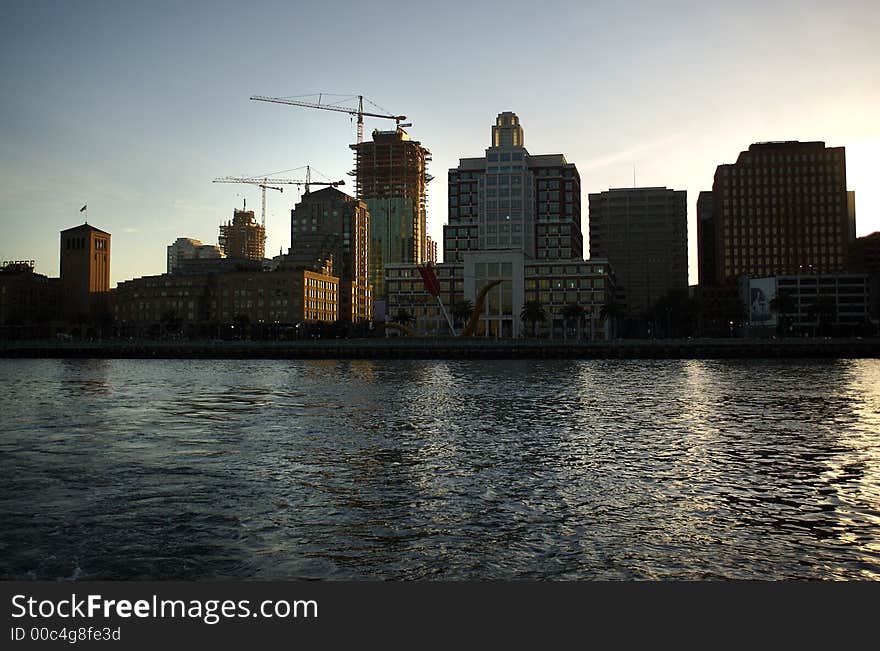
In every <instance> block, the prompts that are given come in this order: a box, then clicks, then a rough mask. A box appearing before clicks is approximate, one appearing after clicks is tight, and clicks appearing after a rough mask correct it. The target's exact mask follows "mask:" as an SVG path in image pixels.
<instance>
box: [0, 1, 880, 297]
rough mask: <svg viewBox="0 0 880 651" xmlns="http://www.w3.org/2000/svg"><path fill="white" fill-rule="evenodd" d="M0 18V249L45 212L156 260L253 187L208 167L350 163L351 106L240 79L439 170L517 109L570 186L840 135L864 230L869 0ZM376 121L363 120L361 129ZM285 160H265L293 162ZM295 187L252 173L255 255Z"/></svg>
mask: <svg viewBox="0 0 880 651" xmlns="http://www.w3.org/2000/svg"><path fill="white" fill-rule="evenodd" d="M3 8H4V15H3V20H2V21H0V75H2V76H0V79H2V84H3V85H2V92H0V200H2V205H3V209H2V212H0V226H2V230H0V233H2V235H0V258H2V259H4V260H8V259H14V260H19V259H34V260H36V263H37V271H38V272H40V273H43V274H46V275H49V276H57V275H58V240H59V236H58V232H59V231H60V230H62V229H65V228H69V227H71V226H75V225H77V224H79V223H81V222H82V215H81V214H80V213H79V209H80V208H81V207H82V206H83V204H88V211H87V215H88V221H89V223H90V224H93V225H95V226H97V227H98V228H101V229H103V230H106V231H109V232H110V233H112V235H113V244H112V247H113V248H112V259H111V266H112V283H113V284H114V285H115V284H116V283H117V282H119V281H122V280H126V279H130V278H134V277H138V276H143V275H149V274H158V273H163V272H164V271H165V247H166V246H167V245H168V244H170V243H171V242H173V241H174V240H175V239H176V238H177V237H193V238H197V239H200V240H202V241H203V242H205V243H216V241H217V235H218V226H219V224H220V223H221V221H225V220H228V219H230V218H231V217H232V212H233V209H234V208H236V207H239V206H241V203H242V199H246V200H247V205H248V207H249V208H251V207H253V208H254V209H255V210H256V211H257V213H258V214H259V190H258V189H257V188H253V187H251V186H245V185H223V184H213V183H211V180H212V179H213V178H215V177H218V176H226V175H260V174H265V173H269V172H276V171H280V170H292V169H294V168H299V167H302V166H304V165H306V164H310V165H311V166H312V167H313V168H314V169H316V170H319V171H320V172H322V173H323V174H325V175H326V176H327V177H329V178H331V179H334V180H335V179H340V178H344V179H346V181H347V187H346V188H343V189H347V190H348V191H349V192H351V191H352V185H351V178H350V177H349V176H347V172H348V171H349V170H351V169H352V168H353V157H352V152H351V150H350V149H349V147H348V145H349V144H350V143H352V142H354V141H355V133H356V131H355V124H354V121H353V120H350V118H349V116H348V115H346V114H343V113H333V112H330V111H319V110H310V109H305V108H298V107H289V106H282V105H279V104H268V103H264V102H256V101H251V100H250V99H249V97H250V96H251V95H252V94H260V95H269V96H284V97H289V96H297V95H307V94H310V93H319V92H323V93H337V94H345V95H356V94H363V95H364V96H366V97H367V98H369V99H371V100H373V101H374V102H376V103H377V104H379V105H380V106H382V107H384V108H385V109H387V110H388V111H390V112H392V113H401V114H405V115H407V116H408V118H409V120H410V121H412V122H413V127H412V128H410V129H409V133H410V135H411V136H412V137H413V138H414V139H416V140H419V141H421V142H422V143H423V144H424V145H425V146H426V147H427V148H428V149H430V150H431V151H432V153H433V162H432V164H431V166H430V168H429V171H430V172H431V173H432V174H433V175H434V176H435V177H436V178H435V180H434V181H433V182H432V183H431V184H430V186H429V194H428V197H429V208H428V232H429V234H431V235H432V236H433V237H435V238H437V239H439V240H442V225H443V224H444V223H445V221H446V174H447V171H448V169H449V168H450V167H455V166H456V165H457V164H458V158H460V157H470V156H482V155H483V152H484V149H485V148H486V147H487V146H488V144H489V136H490V132H491V125H492V122H493V120H494V118H495V116H496V114H497V113H499V112H501V111H508V110H509V111H514V112H516V113H517V114H518V115H519V117H520V120H521V122H522V125H523V128H524V129H525V142H526V147H527V149H528V150H529V151H530V152H531V153H533V154H542V153H563V154H565V156H566V157H567V159H568V160H569V161H571V162H574V163H576V164H577V166H578V169H579V170H580V173H581V181H582V188H583V197H582V209H583V220H584V223H583V229H584V239H585V244H588V242H589V239H588V232H589V231H588V219H587V216H588V215H587V213H588V210H587V208H588V201H587V194H588V193H590V192H599V191H602V190H607V189H609V188H612V187H629V186H632V184H633V169H634V168H635V176H636V184H637V185H639V186H667V187H670V188H675V189H678V190H682V189H683V190H687V192H688V208H689V215H688V230H689V247H690V253H691V256H690V257H691V260H690V281H691V283H692V284H693V283H695V282H696V281H697V275H696V226H695V223H696V208H695V205H696V199H697V194H698V193H699V191H700V190H708V189H711V186H712V177H713V175H714V172H715V167H716V166H717V165H718V164H721V163H730V162H734V161H735V160H736V157H737V155H738V154H739V152H740V151H742V150H744V149H747V148H748V146H749V144H751V143H753V142H759V141H766V140H824V141H825V142H826V144H827V145H829V146H845V147H846V148H847V175H848V181H847V184H848V188H849V189H851V190H855V191H856V207H857V233H858V234H859V235H864V234H867V233H871V232H873V231H876V230H880V181H878V172H877V170H878V169H880V165H878V163H877V161H878V159H880V46H878V40H877V39H878V37H880V2H877V0H865V1H855V0H841V1H838V2H833V3H832V2H828V1H827V0H823V1H821V2H812V1H810V0H802V1H796V2H794V1H793V2H773V1H772V0H763V1H760V2H752V1H751V0H738V1H737V2H726V3H714V2H708V3H707V2H697V1H694V2H674V1H669V2H660V1H656V2H652V1H646V2H626V1H620V2H614V1H609V2H590V1H588V0H582V1H569V2H554V1H553V0H545V1H544V2H533V1H529V2H522V1H520V0H506V1H504V2H494V1H485V2H483V1H481V2H473V1H469V2H459V1H458V0H446V1H443V2H439V1H436V2H430V3H424V2H409V3H404V2H386V1H385V0H370V1H369V2H363V1H358V2H336V1H333V0H322V1H321V2H295V1H290V0H288V1H267V2H256V1H255V2H241V1H240V0H239V1H237V2H226V1H214V2H186V1H185V0H184V1H179V2H178V1H174V2H165V1H161V0H151V1H150V2H134V1H133V0H123V1H114V2H105V1H101V0H91V1H77V0H66V1H59V2H46V1H43V0H27V1H21V0H6V1H5V2H4V3H3ZM390 125H393V122H390V121H387V120H370V119H367V122H366V133H367V134H369V132H370V131H371V130H372V129H374V128H377V127H378V128H388V127H389V126H390ZM302 173H303V172H302V171H299V172H290V173H288V174H286V176H299V175H301V174H302ZM298 196H299V195H298V191H297V188H296V186H286V188H285V191H284V193H283V194H280V193H277V192H271V191H270V192H269V193H268V195H267V202H268V211H267V228H268V240H267V255H275V254H277V253H278V252H279V250H281V249H284V250H285V251H286V249H287V247H288V246H289V244H290V241H289V240H290V234H289V215H290V209H291V208H292V207H293V204H294V203H295V202H296V200H297V198H298Z"/></svg>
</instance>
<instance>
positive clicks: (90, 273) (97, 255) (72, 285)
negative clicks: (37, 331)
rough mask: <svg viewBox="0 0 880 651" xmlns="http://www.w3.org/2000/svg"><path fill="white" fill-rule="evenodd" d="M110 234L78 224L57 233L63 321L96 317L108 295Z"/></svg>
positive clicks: (105, 306)
mask: <svg viewBox="0 0 880 651" xmlns="http://www.w3.org/2000/svg"><path fill="white" fill-rule="evenodd" d="M110 239H111V235H110V233H107V232H105V231H102V230H101V229H98V228H95V227H94V226H90V225H89V224H82V225H80V226H74V227H73V228H68V229H67V230H63V231H61V287H62V290H63V300H62V311H63V316H64V317H65V318H66V319H67V320H82V319H94V318H100V316H101V315H102V314H104V313H105V312H106V310H107V309H108V303H107V301H108V299H109V292H110Z"/></svg>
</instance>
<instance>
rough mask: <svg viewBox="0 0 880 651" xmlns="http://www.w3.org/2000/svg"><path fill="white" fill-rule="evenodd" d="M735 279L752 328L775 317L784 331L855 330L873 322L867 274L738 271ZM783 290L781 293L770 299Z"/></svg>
mask: <svg viewBox="0 0 880 651" xmlns="http://www.w3.org/2000/svg"><path fill="white" fill-rule="evenodd" d="M739 284H740V297H741V300H742V302H743V304H744V306H745V309H746V315H747V323H748V325H749V327H750V328H751V329H752V331H753V334H754V333H755V331H757V330H760V329H761V328H764V329H774V330H775V329H777V327H778V326H779V322H780V320H783V324H782V325H783V326H784V334H812V335H830V334H835V335H843V334H859V333H861V332H865V331H866V329H871V328H872V326H871V315H870V283H869V279H868V276H867V275H866V274H848V273H841V274H798V275H786V276H764V277H743V278H741V279H740V283H739ZM782 294H784V295H785V297H786V298H785V299H783V300H782V301H776V302H774V299H775V298H776V297H777V296H779V295H782ZM779 303H782V304H781V305H780V304H779Z"/></svg>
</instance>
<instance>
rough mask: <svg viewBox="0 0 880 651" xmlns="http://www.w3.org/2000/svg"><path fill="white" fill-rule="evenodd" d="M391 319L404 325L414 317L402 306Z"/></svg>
mask: <svg viewBox="0 0 880 651" xmlns="http://www.w3.org/2000/svg"><path fill="white" fill-rule="evenodd" d="M391 320H392V321H394V322H395V323H399V324H400V325H404V326H405V325H409V324H410V323H413V322H414V321H415V320H416V318H415V317H414V316H413V315H412V314H410V313H409V312H407V311H406V310H405V309H404V308H400V309H399V310H397V314H395V315H394V318H392V319H391Z"/></svg>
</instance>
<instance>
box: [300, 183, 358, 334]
mask: <svg viewBox="0 0 880 651" xmlns="http://www.w3.org/2000/svg"><path fill="white" fill-rule="evenodd" d="M328 257H331V258H332V259H333V273H334V275H335V276H338V277H339V318H340V320H342V321H345V322H348V323H358V322H360V321H369V320H370V319H371V318H372V315H373V297H372V288H371V286H370V280H369V276H370V273H369V263H370V260H369V257H370V213H369V212H368V210H367V204H366V203H365V202H363V201H359V200H358V199H355V198H354V197H351V196H349V195H347V194H345V193H344V192H340V191H339V190H337V189H336V188H324V189H322V190H318V191H317V192H308V193H306V194H305V195H303V197H302V200H301V201H300V202H299V203H298V204H297V205H296V207H295V208H294V209H293V210H291V212H290V250H289V252H288V255H287V259H288V260H287V261H288V262H290V263H294V264H296V265H300V266H309V267H311V266H313V265H314V263H315V261H317V260H319V259H327V258H328Z"/></svg>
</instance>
